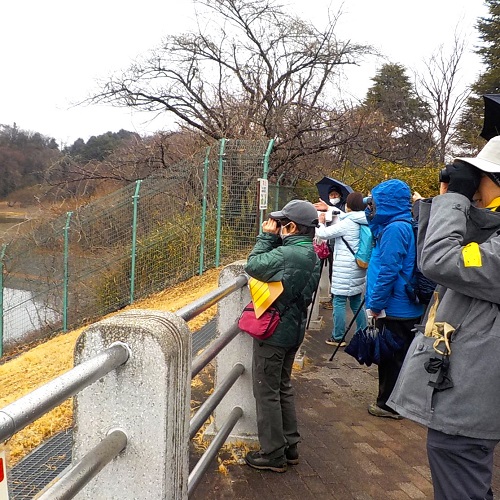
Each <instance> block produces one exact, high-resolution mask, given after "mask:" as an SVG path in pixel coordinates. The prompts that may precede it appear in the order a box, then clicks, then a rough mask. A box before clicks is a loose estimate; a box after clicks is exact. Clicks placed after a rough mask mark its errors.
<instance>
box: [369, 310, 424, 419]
mask: <svg viewBox="0 0 500 500" xmlns="http://www.w3.org/2000/svg"><path fill="white" fill-rule="evenodd" d="M419 319H420V318H412V319H388V318H382V319H378V320H377V321H376V326H377V328H379V329H381V328H382V326H383V325H385V326H386V328H388V329H389V330H390V331H391V332H392V333H393V334H394V335H396V336H398V337H399V338H401V339H403V342H404V344H403V348H402V349H401V350H400V351H397V352H395V353H394V354H393V357H392V358H390V359H386V360H385V361H382V362H381V363H380V364H379V365H378V396H377V406H379V407H380V408H383V409H384V410H387V411H392V412H394V410H393V409H392V408H389V407H388V406H387V404H386V403H387V400H388V399H389V396H390V395H391V392H392V390H393V389H394V386H395V385H396V380H397V379H398V375H399V372H400V371H401V367H402V366H403V361H404V359H405V356H406V353H407V352H408V349H409V348H410V344H411V342H412V340H413V337H414V336H415V334H414V333H413V331H412V330H413V328H414V327H415V324H416V323H418V321H419Z"/></svg>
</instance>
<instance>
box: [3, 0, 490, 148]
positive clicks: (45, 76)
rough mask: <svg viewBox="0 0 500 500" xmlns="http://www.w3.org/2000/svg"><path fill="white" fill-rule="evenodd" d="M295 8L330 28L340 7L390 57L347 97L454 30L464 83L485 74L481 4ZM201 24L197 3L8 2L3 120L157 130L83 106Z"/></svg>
mask: <svg viewBox="0 0 500 500" xmlns="http://www.w3.org/2000/svg"><path fill="white" fill-rule="evenodd" d="M280 3H284V4H289V10H290V11H295V12H296V13H297V14H299V15H300V16H301V17H303V18H305V19H309V20H311V21H312V22H313V23H314V24H316V25H317V26H318V27H321V26H322V23H323V21H324V19H325V18H326V16H327V14H328V9H330V10H331V12H333V13H337V12H338V11H339V10H341V12H342V14H341V16H340V19H339V20H338V22H337V28H338V31H337V34H338V36H339V37H340V38H341V39H349V40H351V41H352V42H355V43H363V44H370V45H373V46H374V47H375V48H377V49H378V50H379V51H380V52H382V53H383V54H385V56H386V58H387V59H371V60H366V61H364V62H363V63H362V64H361V65H360V66H359V67H355V68H351V69H350V70H349V71H348V73H347V75H346V79H345V82H344V85H343V88H344V92H345V93H346V95H348V96H349V97H351V98H353V99H362V98H363V97H364V95H365V94H366V91H367V89H368V88H369V87H370V85H371V84H372V83H373V82H372V81H371V80H370V79H371V78H372V77H373V76H374V75H375V73H376V70H377V69H378V68H380V66H381V65H382V64H383V63H385V62H392V63H401V64H403V65H404V66H406V67H407V68H410V69H412V70H418V69H419V68H420V69H422V67H423V66H422V64H423V61H424V60H425V59H428V58H429V57H430V56H431V55H432V53H434V52H435V51H436V50H437V49H438V48H439V47H440V46H441V45H443V46H444V47H445V48H446V47H451V45H452V42H453V36H454V32H455V30H456V29H457V27H458V29H459V31H460V32H462V33H463V34H464V35H465V37H466V40H467V43H468V51H467V53H466V55H465V56H464V58H463V68H464V69H463V73H462V77H463V79H462V82H461V83H462V84H463V85H467V84H470V83H472V82H473V81H474V80H475V79H476V78H477V76H478V74H480V72H481V64H480V59H479V57H478V56H477V55H475V54H474V53H473V49H474V47H476V46H477V45H478V43H479V39H478V36H477V31H476V30H474V25H475V23H476V22H477V19H478V18H479V17H481V16H487V15H488V10H487V8H486V7H485V6H484V4H483V0H420V1H419V2H406V1H401V0H344V1H343V2H342V1H340V0H307V1H305V0H281V2H280ZM194 26H195V16H194V7H193V3H192V0H177V1H176V2H174V1H173V0H141V1H137V0H135V1H132V0H86V1H85V2H82V3H78V4H77V2H69V1H68V0H44V1H43V2H40V1H39V0H16V1H8V2H4V3H3V5H2V16H1V17H0V47H1V49H0V68H1V78H0V124H3V125H13V124H14V123H16V124H17V126H18V127H19V128H21V129H23V130H29V131H32V132H40V133H41V134H43V135H46V136H48V137H53V138H54V139H55V140H56V141H57V142H58V144H59V145H60V146H64V145H71V144H72V143H73V142H74V141H75V140H76V139H78V138H82V139H84V140H85V141H87V140H88V138H89V137H90V136H92V135H100V134H103V133H105V132H108V131H111V132H117V131H118V130H120V129H126V130H130V131H135V132H137V133H139V134H141V135H142V134H151V133H154V132H155V131H157V130H161V129H163V128H169V127H170V128H171V127H172V123H173V122H172V120H171V118H169V117H166V116H160V117H153V116H152V115H147V114H145V113H140V112H137V111H132V110H129V109H122V108H114V107H111V106H107V105H92V106H86V105H76V103H78V102H81V101H83V100H84V99H85V98H86V97H88V96H89V95H91V94H92V93H93V92H94V93H96V92H97V90H98V89H99V84H98V82H99V81H101V82H102V81H105V80H106V79H107V77H108V76H109V75H111V74H112V73H114V72H117V71H120V70H124V69H126V68H127V67H128V66H129V65H130V64H131V63H133V61H134V60H136V59H137V58H139V57H140V56H141V54H145V53H147V52H148V50H151V49H153V48H155V47H157V46H158V45H159V44H160V42H161V40H162V38H163V37H164V36H165V35H167V34H173V33H180V32H183V31H187V30H189V29H190V28H191V27H194Z"/></svg>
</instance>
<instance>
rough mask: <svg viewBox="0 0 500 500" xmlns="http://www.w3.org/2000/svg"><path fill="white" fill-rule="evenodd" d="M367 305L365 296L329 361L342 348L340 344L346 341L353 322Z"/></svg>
mask: <svg viewBox="0 0 500 500" xmlns="http://www.w3.org/2000/svg"><path fill="white" fill-rule="evenodd" d="M364 305H365V298H364V297H363V300H362V301H361V304H360V305H359V307H358V310H357V311H356V313H355V314H354V316H353V317H352V319H351V322H350V323H349V325H348V326H347V328H346V331H345V332H344V335H343V336H342V338H341V339H340V341H339V343H338V345H337V347H336V348H335V351H333V354H332V355H331V356H330V359H329V360H328V361H332V359H333V357H334V356H335V354H337V351H338V350H339V348H340V344H342V342H344V340H345V338H346V337H347V334H348V333H349V330H350V329H351V326H352V325H353V323H354V322H355V321H356V318H357V317H358V314H359V313H360V312H361V309H363V306H364Z"/></svg>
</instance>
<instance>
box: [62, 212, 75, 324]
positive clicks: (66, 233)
mask: <svg viewBox="0 0 500 500" xmlns="http://www.w3.org/2000/svg"><path fill="white" fill-rule="evenodd" d="M72 215H73V212H66V224H65V226H64V264H63V265H64V282H63V332H64V333H66V332H67V331H68V284H69V255H68V254H69V226H70V222H71V216H72Z"/></svg>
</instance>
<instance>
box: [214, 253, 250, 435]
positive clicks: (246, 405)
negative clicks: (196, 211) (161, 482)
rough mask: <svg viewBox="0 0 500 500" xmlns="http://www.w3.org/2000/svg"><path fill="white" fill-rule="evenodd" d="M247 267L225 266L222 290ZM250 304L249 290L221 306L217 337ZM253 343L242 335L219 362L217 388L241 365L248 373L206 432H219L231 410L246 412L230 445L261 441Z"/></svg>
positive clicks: (240, 264)
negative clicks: (232, 443)
mask: <svg viewBox="0 0 500 500" xmlns="http://www.w3.org/2000/svg"><path fill="white" fill-rule="evenodd" d="M245 264H246V261H237V262H233V263H232V264H230V265H228V266H226V267H225V268H224V269H223V270H222V271H221V273H220V275H219V286H222V285H225V284H226V283H228V282H230V281H233V280H234V279H235V278H236V277H237V276H239V275H240V274H241V273H242V272H243V269H244V267H245ZM248 302H250V292H249V290H248V287H246V286H245V287H243V288H241V289H240V290H238V291H236V292H234V293H232V294H231V295H229V296H228V297H225V298H224V299H222V300H221V301H220V302H219V304H218V309H217V334H218V335H221V334H223V333H224V332H226V331H227V330H228V328H230V327H231V325H234V324H235V323H236V322H237V321H238V318H239V317H240V314H241V311H242V310H243V307H245V305H246V304H248ZM252 342H253V339H252V337H250V335H247V334H245V333H240V334H239V335H238V336H237V337H236V338H235V339H234V340H233V341H232V342H231V343H230V344H229V345H227V346H226V347H225V348H224V349H223V350H222V351H221V352H220V353H219V355H218V356H217V358H216V368H215V385H216V386H217V383H218V381H219V380H223V379H224V377H225V376H226V375H227V374H228V373H229V371H231V369H232V367H233V366H234V364H235V363H237V362H240V363H242V364H243V365H244V367H245V371H244V372H243V375H242V376H241V377H240V378H239V379H238V380H237V381H236V383H235V384H234V385H233V387H232V388H231V389H230V390H229V392H228V393H227V395H226V396H225V397H224V399H223V400H222V401H221V402H220V403H219V405H218V406H217V408H216V410H215V412H214V420H213V424H212V425H211V427H210V428H209V429H208V430H207V432H206V434H208V435H210V434H212V433H213V434H215V433H217V432H219V430H220V429H221V427H222V425H223V424H224V422H225V421H226V420H227V418H228V417H229V414H230V413H231V411H232V409H233V408H234V407H235V406H239V407H241V408H242V410H243V416H242V417H241V418H240V419H239V420H238V422H237V423H236V425H235V426H234V428H233V430H232V431H231V434H230V435H229V437H228V439H227V441H233V442H234V441H242V440H243V441H248V442H255V441H257V440H258V437H257V415H256V411H255V399H254V397H253V391H252Z"/></svg>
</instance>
